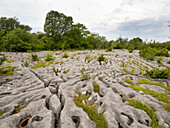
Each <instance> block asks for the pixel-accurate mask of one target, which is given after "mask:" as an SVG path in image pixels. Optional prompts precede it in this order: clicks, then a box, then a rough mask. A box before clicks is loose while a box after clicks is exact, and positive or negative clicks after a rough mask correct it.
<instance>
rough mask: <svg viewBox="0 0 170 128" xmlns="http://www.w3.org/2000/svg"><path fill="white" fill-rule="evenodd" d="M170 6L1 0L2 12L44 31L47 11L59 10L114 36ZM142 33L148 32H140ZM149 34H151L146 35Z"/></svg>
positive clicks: (127, 0) (142, 0)
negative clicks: (130, 23) (126, 27)
mask: <svg viewBox="0 0 170 128" xmlns="http://www.w3.org/2000/svg"><path fill="white" fill-rule="evenodd" d="M169 7H170V1H169V0H105V1H103V0H84V1H81V0H0V16H1V17H2V16H7V17H14V16H16V17H17V18H19V20H20V21H21V23H23V24H28V25H30V26H31V27H32V28H34V30H37V29H39V30H41V31H42V30H43V25H44V22H45V17H46V14H47V13H48V12H49V11H50V10H56V11H59V12H62V13H64V14H65V15H69V16H72V17H73V19H74V21H75V22H80V23H83V24H85V25H86V26H87V28H89V29H90V30H91V31H95V32H98V33H101V34H104V35H105V36H106V37H107V38H108V39H111V38H112V37H113V36H112V37H111V35H112V33H116V31H119V30H118V28H120V26H121V25H122V24H125V23H127V24H128V23H129V22H133V21H140V20H143V19H148V18H150V19H154V20H153V21H155V20H156V19H157V20H160V19H161V17H166V16H169V15H170V8H169ZM164 19H166V20H170V19H168V18H164ZM162 22H164V23H165V22H167V21H162ZM145 29H147V28H145ZM152 29H154V28H152ZM126 31H127V30H124V31H121V32H122V33H126ZM111 32H112V33H111ZM139 36H144V35H140V33H139ZM147 36H148V37H149V36H150V35H145V38H147ZM152 36H153V35H152ZM158 36H159V35H158ZM153 38H156V37H154V36H153ZM164 40H165V39H164Z"/></svg>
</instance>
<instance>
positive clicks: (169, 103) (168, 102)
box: [129, 85, 170, 111]
mask: <svg viewBox="0 0 170 128" xmlns="http://www.w3.org/2000/svg"><path fill="white" fill-rule="evenodd" d="M129 87H130V88H133V89H134V90H138V91H142V92H144V93H145V94H148V95H152V96H155V97H157V99H158V100H159V101H163V102H165V104H161V105H162V106H163V107H164V108H165V109H166V110H167V111H170V98H169V97H168V94H166V93H159V92H154V91H151V90H149V89H145V88H142V87H140V86H136V85H135V86H129Z"/></svg>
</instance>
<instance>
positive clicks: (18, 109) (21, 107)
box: [12, 104, 26, 114]
mask: <svg viewBox="0 0 170 128" xmlns="http://www.w3.org/2000/svg"><path fill="white" fill-rule="evenodd" d="M25 107H26V105H23V104H19V105H18V106H15V107H14V109H13V112H12V114H16V113H18V112H20V111H21V109H23V108H25Z"/></svg>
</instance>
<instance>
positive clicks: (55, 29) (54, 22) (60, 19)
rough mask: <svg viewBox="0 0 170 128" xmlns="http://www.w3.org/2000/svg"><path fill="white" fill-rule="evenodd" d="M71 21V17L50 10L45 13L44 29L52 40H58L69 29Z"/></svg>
mask: <svg viewBox="0 0 170 128" xmlns="http://www.w3.org/2000/svg"><path fill="white" fill-rule="evenodd" d="M72 23H73V19H72V17H70V16H66V15H64V14H63V13H59V12H57V11H53V10H52V11H50V12H48V13H47V15H46V19H45V24H44V31H45V32H46V34H47V36H48V37H52V39H53V41H55V42H58V41H59V40H60V39H61V37H62V36H63V34H64V33H66V32H67V31H69V30H71V28H72Z"/></svg>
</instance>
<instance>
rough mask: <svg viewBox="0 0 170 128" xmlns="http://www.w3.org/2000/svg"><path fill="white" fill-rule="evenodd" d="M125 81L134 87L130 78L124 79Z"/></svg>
mask: <svg viewBox="0 0 170 128" xmlns="http://www.w3.org/2000/svg"><path fill="white" fill-rule="evenodd" d="M123 81H125V82H126V83H128V84H130V85H133V81H132V80H131V79H129V78H124V79H123Z"/></svg>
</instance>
